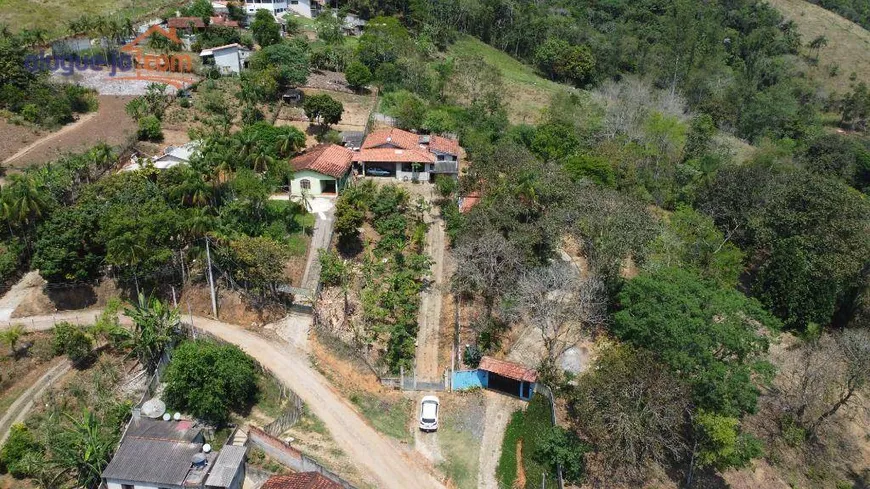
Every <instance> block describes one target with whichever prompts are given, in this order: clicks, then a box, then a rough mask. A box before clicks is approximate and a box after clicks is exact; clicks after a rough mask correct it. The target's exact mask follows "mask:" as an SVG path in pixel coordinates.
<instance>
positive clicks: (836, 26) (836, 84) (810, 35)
mask: <svg viewBox="0 0 870 489" xmlns="http://www.w3.org/2000/svg"><path fill="white" fill-rule="evenodd" d="M769 1H770V3H771V5H773V6H774V7H776V8H777V9H779V11H780V12H782V13H783V15H785V17H786V18H787V19H790V20H793V21H794V22H795V23H796V24H797V26H798V30H799V31H800V33H801V36H802V37H803V43H804V45H806V44H807V43H809V42H810V41H812V40H813V39H815V38H816V37H818V36H820V35H824V36H825V37H827V38H828V46H827V47H826V48H824V49H822V50H821V53H820V55H819V63H818V66H817V67H812V66H811V67H809V73H810V75H811V76H812V77H813V78H814V79H816V80H818V81H819V82H821V83H822V85H823V86H824V87H825V88H827V89H828V90H829V91H836V92H837V93H840V94H842V93H844V92H846V91H848V90H849V89H850V85H851V84H853V83H855V82H853V81H851V80H850V79H849V78H850V74H851V73H852V72H854V73H855V74H856V75H857V78H856V82H857V81H862V80H863V81H866V82H870V31H867V30H866V29H864V28H862V27H861V26H859V25H858V24H855V23H853V22H851V21H849V20H846V19H845V18H843V17H840V16H839V15H837V14H835V13H833V12H831V11H829V10H825V9H824V8H822V7H819V6H818V5H813V4H811V3H808V2H806V1H804V0H769ZM831 65H837V66H839V73H838V74H837V76H830V71H829V68H830V66H831Z"/></svg>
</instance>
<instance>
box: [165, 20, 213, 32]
mask: <svg viewBox="0 0 870 489" xmlns="http://www.w3.org/2000/svg"><path fill="white" fill-rule="evenodd" d="M191 25H192V26H193V29H194V30H197V29H205V22H203V21H202V18H201V17H170V18H168V19H166V27H169V28H170V29H190V28H191Z"/></svg>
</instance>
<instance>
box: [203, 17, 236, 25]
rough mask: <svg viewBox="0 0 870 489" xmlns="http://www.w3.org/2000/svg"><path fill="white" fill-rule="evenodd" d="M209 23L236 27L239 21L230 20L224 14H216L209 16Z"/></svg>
mask: <svg viewBox="0 0 870 489" xmlns="http://www.w3.org/2000/svg"><path fill="white" fill-rule="evenodd" d="M210 20H211V25H221V26H224V27H238V26H239V22H238V21H235V20H230V19H228V18H226V17H224V16H221V15H218V16H215V17H211V18H210Z"/></svg>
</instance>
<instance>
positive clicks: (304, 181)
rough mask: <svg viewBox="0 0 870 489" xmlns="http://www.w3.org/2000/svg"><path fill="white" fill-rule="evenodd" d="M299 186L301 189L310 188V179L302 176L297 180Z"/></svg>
mask: <svg viewBox="0 0 870 489" xmlns="http://www.w3.org/2000/svg"><path fill="white" fill-rule="evenodd" d="M299 186H300V187H302V190H311V180H309V179H307V178H303V179H302V180H300V181H299Z"/></svg>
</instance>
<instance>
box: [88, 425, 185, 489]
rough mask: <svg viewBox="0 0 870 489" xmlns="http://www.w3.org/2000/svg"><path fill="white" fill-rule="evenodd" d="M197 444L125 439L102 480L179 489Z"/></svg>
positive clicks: (104, 472)
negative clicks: (145, 483) (148, 483)
mask: <svg viewBox="0 0 870 489" xmlns="http://www.w3.org/2000/svg"><path fill="white" fill-rule="evenodd" d="M201 448H202V445H200V444H199V443H184V442H172V441H165V440H149V439H146V438H135V437H131V438H126V439H125V440H124V441H123V442H122V443H121V446H120V447H118V451H117V452H116V453H115V456H114V457H113V458H112V461H111V462H109V465H108V466H106V469H105V470H103V477H104V478H106V479H112V480H124V481H131V482H151V483H155V484H166V485H176V486H180V485H182V484H183V483H184V481H185V479H186V478H187V473H188V472H189V471H190V467H191V457H193V455H194V454H195V453H199V451H200V449H201Z"/></svg>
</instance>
